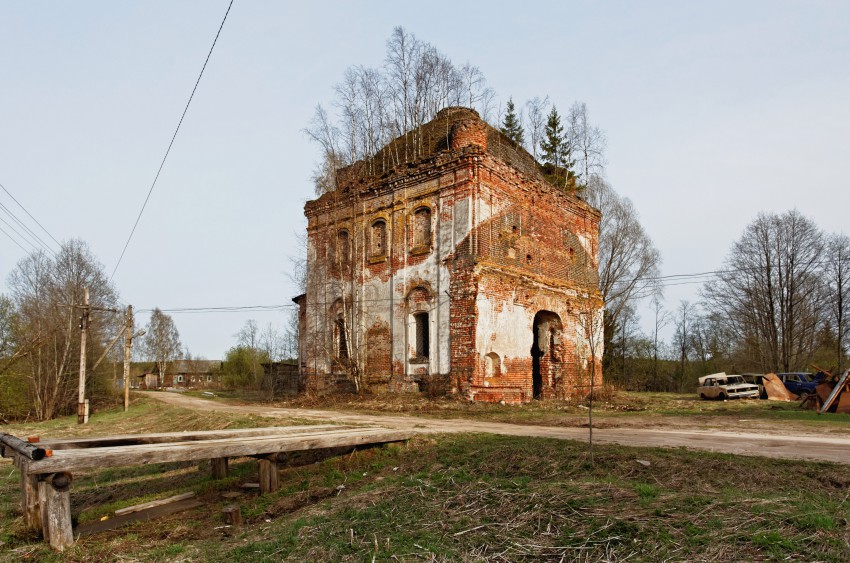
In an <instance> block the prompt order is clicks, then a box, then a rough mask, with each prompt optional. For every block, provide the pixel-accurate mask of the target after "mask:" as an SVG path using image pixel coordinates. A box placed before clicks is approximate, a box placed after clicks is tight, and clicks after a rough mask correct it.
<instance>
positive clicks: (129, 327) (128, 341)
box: [124, 305, 133, 412]
mask: <svg viewBox="0 0 850 563" xmlns="http://www.w3.org/2000/svg"><path fill="white" fill-rule="evenodd" d="M124 330H125V331H126V332H125V333H124V412H127V411H128V410H129V409H130V347H131V346H132V345H133V306H132V305H127V322H126V323H125V324H124Z"/></svg>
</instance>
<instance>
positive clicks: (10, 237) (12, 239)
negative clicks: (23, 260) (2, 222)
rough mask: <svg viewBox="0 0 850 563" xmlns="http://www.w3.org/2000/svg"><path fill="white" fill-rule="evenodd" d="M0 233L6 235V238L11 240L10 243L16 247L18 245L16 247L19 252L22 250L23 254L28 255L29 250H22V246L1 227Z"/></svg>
mask: <svg viewBox="0 0 850 563" xmlns="http://www.w3.org/2000/svg"><path fill="white" fill-rule="evenodd" d="M0 233H3V234H4V235H6V236H7V237H9V240H11V241H12V242H14V243H15V244H17V245H18V247H19V248H20V249H21V250H23V251H24V252H25V253H27V254H29V253H30V251H29V250H27V249H26V248H24V247H23V246H21V243H19V242H18V241H17V239H15V238H13V237H12V235H10V234H9V233H7V232H6V231H4V230H3V227H0Z"/></svg>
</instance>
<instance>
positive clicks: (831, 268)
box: [824, 234, 850, 372]
mask: <svg viewBox="0 0 850 563" xmlns="http://www.w3.org/2000/svg"><path fill="white" fill-rule="evenodd" d="M824 277H825V279H826V286H827V291H828V303H829V307H828V308H827V311H828V313H829V320H830V321H831V323H832V325H833V329H834V333H835V340H836V351H835V352H836V365H837V366H838V372H843V371H844V365H845V361H846V358H847V340H848V337H850V322H848V318H847V317H848V308H850V237H848V236H847V235H843V234H842V235H833V236H831V237H829V240H828V242H827V248H826V259H825V264H824Z"/></svg>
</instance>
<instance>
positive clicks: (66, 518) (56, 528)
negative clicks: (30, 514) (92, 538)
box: [38, 473, 74, 551]
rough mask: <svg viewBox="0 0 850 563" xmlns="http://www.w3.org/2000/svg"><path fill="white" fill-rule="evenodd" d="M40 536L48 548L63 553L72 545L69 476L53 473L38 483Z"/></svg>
mask: <svg viewBox="0 0 850 563" xmlns="http://www.w3.org/2000/svg"><path fill="white" fill-rule="evenodd" d="M38 496H39V500H40V505H41V523H42V535H43V536H44V539H45V541H48V542H50V547H52V548H53V549H55V550H57V551H64V549H65V548H66V547H71V546H72V545H74V529H73V525H72V523H71V474H70V473H53V474H52V475H48V476H46V477H45V478H44V479H42V480H41V481H39V482H38Z"/></svg>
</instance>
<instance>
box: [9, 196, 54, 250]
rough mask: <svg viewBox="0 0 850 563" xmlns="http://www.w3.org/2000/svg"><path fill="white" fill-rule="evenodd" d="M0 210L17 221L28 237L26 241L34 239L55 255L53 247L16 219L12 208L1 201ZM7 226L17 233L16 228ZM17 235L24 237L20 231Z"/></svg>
mask: <svg viewBox="0 0 850 563" xmlns="http://www.w3.org/2000/svg"><path fill="white" fill-rule="evenodd" d="M0 210H2V211H3V212H4V213H6V215H8V216H9V217H10V218H11V219H12V220H13V221H14V222H15V223H17V224H18V226H19V227H21V228H22V229H23V230H24V232H25V234H26V235H27V237H29V239H28V240H27V242H30V241H35V242H37V243H38V245H39V246H40V247H41V248H43V249H44V250H46V251H48V252H50V253H51V254H54V255H55V252H53V249H52V248H50V247H49V246H48V245H47V243H45V242H44V241H43V240H42V239H41V237H40V236H38V235H37V234H35V233H34V232H33V230H32V229H30V228H29V227H28V226H27V225H26V224H25V223H24V222H23V221H21V220H20V219H18V217H17V216H16V215H15V214H14V213H12V210H11V209H9V208H8V207H6V206H5V205H3V204H2V203H0ZM3 222H4V223H6V224H7V225H9V223H7V222H6V221H3ZM9 228H11V229H13V230H15V232H16V233H18V231H17V230H16V229H15V228H14V227H13V226H12V225H9ZM18 236H20V237H21V238H24V237H23V235H21V234H20V233H18Z"/></svg>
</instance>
